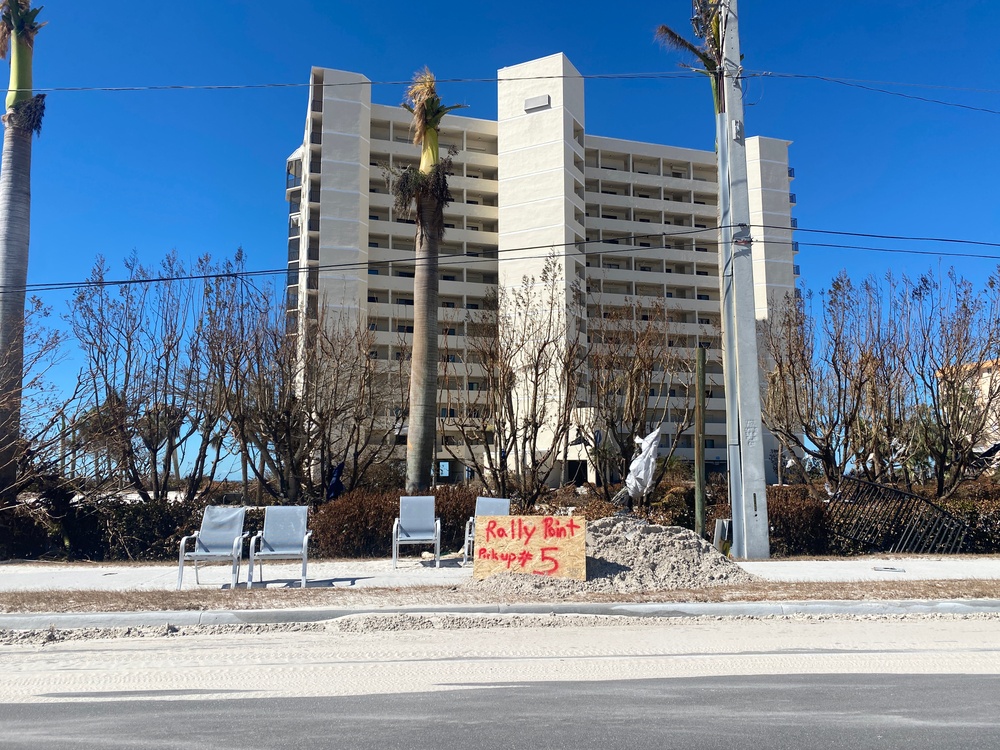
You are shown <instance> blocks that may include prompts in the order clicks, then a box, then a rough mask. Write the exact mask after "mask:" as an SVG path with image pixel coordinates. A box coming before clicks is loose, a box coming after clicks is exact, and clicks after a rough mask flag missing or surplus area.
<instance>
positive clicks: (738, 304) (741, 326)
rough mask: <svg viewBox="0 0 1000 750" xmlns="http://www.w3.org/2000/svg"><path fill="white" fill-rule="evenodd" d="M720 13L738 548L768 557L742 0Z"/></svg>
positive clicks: (719, 127)
mask: <svg viewBox="0 0 1000 750" xmlns="http://www.w3.org/2000/svg"><path fill="white" fill-rule="evenodd" d="M718 12H719V13H720V14H721V18H720V24H721V29H720V31H721V35H722V51H723V76H722V87H723V91H722V92H720V94H721V97H722V100H723V106H722V108H721V109H722V111H721V112H720V113H719V115H718V122H717V123H716V131H717V136H718V152H719V205H720V218H721V224H722V227H721V230H720V234H721V248H720V250H721V253H720V255H721V258H720V260H721V262H722V268H721V269H720V273H721V277H722V278H721V281H722V316H723V321H722V328H723V354H724V357H725V382H726V428H727V429H726V432H727V440H728V446H727V447H728V454H727V458H728V462H729V497H730V501H731V503H732V512H733V546H732V554H733V556H734V557H737V558H742V559H748V558H766V557H769V556H770V546H769V541H768V523H767V500H766V496H765V491H766V483H765V474H764V445H763V440H762V429H763V427H762V425H761V416H760V414H761V410H760V376H759V372H758V367H759V365H758V362H757V321H756V316H755V313H754V281H753V256H752V251H751V237H750V197H749V191H748V186H747V162H746V144H745V134H744V124H743V90H742V88H741V87H740V71H741V66H740V39H739V23H738V16H737V0H727V1H726V2H723V3H721V7H720V8H719V11H718Z"/></svg>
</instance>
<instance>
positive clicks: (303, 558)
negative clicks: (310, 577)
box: [302, 555, 308, 588]
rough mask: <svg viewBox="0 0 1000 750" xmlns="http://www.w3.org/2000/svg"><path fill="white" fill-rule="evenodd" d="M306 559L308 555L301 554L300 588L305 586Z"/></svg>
mask: <svg viewBox="0 0 1000 750" xmlns="http://www.w3.org/2000/svg"><path fill="white" fill-rule="evenodd" d="M307 560H308V557H307V556H306V555H302V588H305V587H306V562H307Z"/></svg>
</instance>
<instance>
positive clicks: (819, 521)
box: [767, 484, 830, 557]
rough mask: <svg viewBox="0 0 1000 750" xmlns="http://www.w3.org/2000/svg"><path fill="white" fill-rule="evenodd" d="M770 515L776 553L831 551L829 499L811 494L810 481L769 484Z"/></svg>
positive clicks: (797, 553) (792, 553)
mask: <svg viewBox="0 0 1000 750" xmlns="http://www.w3.org/2000/svg"><path fill="white" fill-rule="evenodd" d="M767 518H768V523H769V525H770V527H771V555H772V556H773V557H788V556H790V555H825V554H829V552H830V532H829V528H828V527H827V523H826V503H824V502H823V501H822V500H820V499H818V498H816V497H814V496H812V495H810V493H809V488H808V487H807V486H806V485H803V484H796V485H771V486H769V487H768V488H767Z"/></svg>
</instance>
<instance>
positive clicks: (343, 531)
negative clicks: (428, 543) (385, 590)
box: [311, 485, 476, 557]
mask: <svg viewBox="0 0 1000 750" xmlns="http://www.w3.org/2000/svg"><path fill="white" fill-rule="evenodd" d="M401 494H403V493H401V492H399V491H389V492H376V491H372V490H365V489H358V490H353V491H352V492H348V493H346V494H344V495H341V496H340V497H338V498H337V499H336V500H334V501H332V502H329V503H326V504H325V505H323V507H322V508H320V510H319V512H318V513H316V515H315V517H314V518H313V520H312V526H311V528H312V530H313V543H314V544H315V546H316V553H317V554H318V555H319V556H320V557H386V556H388V555H390V554H392V524H393V522H394V521H395V520H396V518H397V517H398V516H399V497H400V495H401ZM428 494H433V495H434V498H435V503H434V510H435V512H436V513H437V516H438V518H440V519H441V549H442V551H444V552H446V551H449V550H456V549H461V547H462V542H463V541H464V539H465V522H466V521H468V520H469V517H470V516H472V514H473V513H474V512H475V507H476V496H475V494H474V492H473V490H471V489H469V488H467V487H463V486H458V485H455V486H442V487H438V488H436V489H434V490H432V491H430V492H428Z"/></svg>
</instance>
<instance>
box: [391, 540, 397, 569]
mask: <svg viewBox="0 0 1000 750" xmlns="http://www.w3.org/2000/svg"><path fill="white" fill-rule="evenodd" d="M398 560H399V538H398V537H397V536H395V535H394V536H393V537H392V569H393V570H395V569H396V562H397V561H398Z"/></svg>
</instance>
